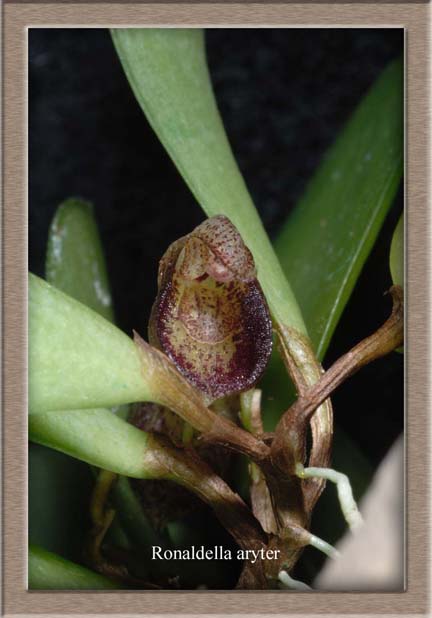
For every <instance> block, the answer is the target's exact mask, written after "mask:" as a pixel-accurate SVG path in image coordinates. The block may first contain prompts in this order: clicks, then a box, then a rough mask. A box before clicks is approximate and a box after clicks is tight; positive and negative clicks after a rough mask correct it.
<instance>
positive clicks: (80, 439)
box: [29, 408, 154, 478]
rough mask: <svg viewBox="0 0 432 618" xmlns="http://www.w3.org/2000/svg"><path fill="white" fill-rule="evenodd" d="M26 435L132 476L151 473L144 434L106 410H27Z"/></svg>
mask: <svg viewBox="0 0 432 618" xmlns="http://www.w3.org/2000/svg"><path fill="white" fill-rule="evenodd" d="M29 437H30V439H31V440H33V441H34V442H37V443H38V444H42V445H44V446H49V447H50V448H53V449H55V450H57V451H61V452H62V453H66V454H67V455H72V456H73V457H76V458H77V459H80V460H81V461H85V462H87V463H89V464H92V465H94V466H97V467H99V468H103V469H104V470H110V471H111V472H117V473H118V474H122V475H124V476H131V477H134V478H135V477H136V478H153V476H154V475H153V471H152V461H153V459H152V453H151V449H149V447H148V438H147V434H146V433H145V432H144V431H141V430H140V429H137V428H136V427H134V426H133V425H131V424H130V423H127V422H126V421H124V420H123V419H121V418H118V417H117V416H116V415H115V414H113V413H112V412H111V411H110V410H106V409H102V408H94V409H88V410H68V411H67V412H64V411H59V412H57V411H50V412H47V413H46V414H31V415H30V416H29Z"/></svg>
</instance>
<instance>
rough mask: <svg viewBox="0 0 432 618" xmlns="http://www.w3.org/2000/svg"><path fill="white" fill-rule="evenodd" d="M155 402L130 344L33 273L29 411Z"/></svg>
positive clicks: (30, 310)
mask: <svg viewBox="0 0 432 618" xmlns="http://www.w3.org/2000/svg"><path fill="white" fill-rule="evenodd" d="M149 400H150V401H154V400H155V397H154V391H153V384H152V376H151V373H150V374H149V375H148V377H147V379H146V378H145V377H144V375H143V374H142V372H141V367H140V358H139V356H138V351H137V350H136V347H135V345H134V343H133V341H132V340H131V339H130V338H129V337H127V335H125V334H124V333H123V332H121V331H120V330H119V329H118V328H116V327H115V326H113V325H112V324H111V323H110V322H108V321H107V320H105V319H104V318H103V317H101V316H100V315H98V314H97V313H95V312H94V311H92V310H91V309H89V308H88V307H85V306H84V305H83V304H81V303H79V302H78V301H76V300H74V299H73V298H71V297H70V296H67V295H66V294H63V293H62V292H60V291H59V290H57V289H56V288H54V287H52V286H51V285H49V284H48V283H46V282H45V281H43V280H42V279H39V278H38V277H36V276H34V275H30V278H29V408H30V410H29V411H30V412H31V413H34V412H39V413H43V412H47V411H49V410H70V409H76V408H91V407H112V406H115V405H121V404H124V403H130V402H134V401H149Z"/></svg>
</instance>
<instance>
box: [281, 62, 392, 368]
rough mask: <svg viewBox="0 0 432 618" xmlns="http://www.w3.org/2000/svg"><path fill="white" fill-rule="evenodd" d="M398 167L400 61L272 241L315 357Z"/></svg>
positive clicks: (373, 233)
mask: <svg viewBox="0 0 432 618" xmlns="http://www.w3.org/2000/svg"><path fill="white" fill-rule="evenodd" d="M402 171H403V65H402V61H400V60H398V61H396V62H393V63H392V64H390V65H389V66H388V68H387V69H385V71H384V72H383V73H382V75H381V76H380V77H379V78H378V80H377V81H376V82H375V84H374V85H373V86H372V88H371V90H370V91H369V93H368V94H367V95H366V96H365V97H364V98H363V99H362V101H361V103H360V105H359V106H358V108H357V109H356V111H355V112H354V114H353V115H352V117H351V119H350V120H349V122H348V124H347V125H346V126H345V128H344V129H343V130H342V132H341V134H340V136H339V137H338V139H337V140H336V142H335V143H334V145H333V146H332V147H331V148H330V150H329V152H328V153H327V154H326V156H325V157H324V160H323V161H322V163H321V165H320V166H319V168H318V170H317V172H316V173H315V175H314V176H313V178H312V180H311V181H310V183H309V185H308V188H307V190H306V193H305V194H304V196H303V198H302V199H301V200H300V202H299V203H298V204H297V206H296V208H295V210H294V212H293V213H292V215H291V216H290V217H289V219H288V221H287V222H286V224H285V225H284V228H283V229H282V231H281V233H280V235H279V237H278V238H277V241H276V243H275V249H276V253H277V255H278V257H279V259H280V261H281V264H282V267H283V269H284V272H285V274H286V276H287V277H288V279H289V281H290V283H291V286H292V289H293V291H294V293H295V295H296V298H297V301H298V303H299V305H300V308H301V310H302V314H303V317H304V319H305V322H306V326H307V329H308V333H309V336H310V338H311V339H312V342H313V345H314V348H315V350H316V354H317V356H318V358H319V359H322V358H323V357H324V354H325V351H326V349H327V346H328V344H329V342H330V339H331V337H332V335H333V332H334V329H335V328H336V325H337V323H338V320H339V318H340V316H341V314H342V311H343V309H344V307H345V305H346V303H347V301H348V299H349V297H350V294H351V292H352V290H353V288H354V286H355V283H356V281H357V278H358V276H359V274H360V272H361V269H362V267H363V264H364V263H365V261H366V258H367V257H368V255H369V253H370V251H371V249H372V247H373V245H374V242H375V240H376V238H377V235H378V233H379V230H380V228H381V225H382V223H383V221H384V218H385V216H386V214H387V212H388V210H389V208H390V206H391V205H392V202H393V199H394V197H395V194H396V191H397V189H398V186H399V183H400V181H401V177H402Z"/></svg>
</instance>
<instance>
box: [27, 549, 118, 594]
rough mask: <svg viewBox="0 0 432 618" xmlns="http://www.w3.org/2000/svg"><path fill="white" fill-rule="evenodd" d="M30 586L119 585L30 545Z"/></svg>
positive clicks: (82, 587)
mask: <svg viewBox="0 0 432 618" xmlns="http://www.w3.org/2000/svg"><path fill="white" fill-rule="evenodd" d="M28 587H29V590H111V589H116V588H119V585H118V584H116V583H115V582H112V581H111V580H109V579H107V578H106V577H103V576H102V575H99V574H98V573H94V572H93V571H90V570H89V569H86V568H85V567H82V566H80V565H79V564H75V563H74V562H70V561H69V560H65V559H64V558H62V557H60V556H58V555H57V554H53V553H51V552H48V551H46V550H45V549H42V548H41V547H37V546H36V545H30V546H29V554H28Z"/></svg>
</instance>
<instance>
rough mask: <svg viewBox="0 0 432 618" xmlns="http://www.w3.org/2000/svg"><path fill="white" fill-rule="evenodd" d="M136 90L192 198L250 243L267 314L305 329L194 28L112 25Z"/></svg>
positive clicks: (118, 46) (199, 32)
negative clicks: (234, 147) (231, 139)
mask: <svg viewBox="0 0 432 618" xmlns="http://www.w3.org/2000/svg"><path fill="white" fill-rule="evenodd" d="M112 37H113V40H114V44H115V47H116V49H117V53H118V55H119V57H120V60H121V62H122V65H123V68H124V70H125V73H126V75H127V77H128V80H129V82H130V84H131V87H132V89H133V91H134V93H135V96H136V98H137V100H138V102H139V104H140V105H141V107H142V109H143V110H144V113H145V114H146V116H147V118H148V120H149V122H150V124H151V125H152V127H153V129H154V130H155V132H156V133H157V135H158V137H159V139H160V140H161V142H162V144H163V145H164V146H165V148H166V150H167V151H168V153H169V154H170V156H171V158H172V160H173V161H174V163H175V165H176V166H177V168H178V169H179V171H180V173H181V175H182V176H183V178H184V180H185V181H186V183H187V184H188V186H189V188H190V190H191V191H192V193H193V194H194V196H195V197H196V199H197V201H198V202H199V204H200V205H201V207H202V208H203V210H204V211H205V213H206V214H207V215H208V216H209V217H211V216H214V215H217V214H224V215H226V216H227V217H229V219H231V221H232V222H233V223H234V225H235V226H236V227H237V229H238V230H239V232H240V234H241V235H242V237H243V240H244V241H245V243H246V245H247V246H248V247H249V249H250V250H251V251H252V253H253V256H254V259H255V263H256V265H257V270H258V278H259V281H260V283H261V286H262V288H263V290H264V293H265V295H266V298H267V302H268V303H269V306H270V309H271V311H272V314H273V316H274V317H275V318H276V319H277V320H278V321H280V322H282V323H284V324H285V325H287V326H291V327H292V328H295V329H297V330H298V331H300V332H302V333H304V332H305V326H304V323H303V319H302V316H301V314H300V311H299V308H298V305H297V302H296V300H295V298H294V295H293V293H292V291H291V288H290V286H289V284H288V282H287V280H286V278H285V276H284V274H283V272H282V269H281V267H280V264H279V262H278V260H277V258H276V256H275V253H274V251H273V248H272V246H271V244H270V241H269V239H268V237H267V234H266V232H265V231H264V228H263V225H262V223H261V220H260V218H259V216H258V213H257V212H256V210H255V207H254V205H253V203H252V200H251V197H250V195H249V192H248V190H247V188H246V185H245V182H244V180H243V178H242V176H241V174H240V171H239V169H238V166H237V163H236V161H235V159H234V157H233V154H232V151H231V148H230V145H229V143H228V140H227V137H226V134H225V129H224V126H223V124H222V120H221V117H220V114H219V111H218V109H217V105H216V102H215V98H214V94H213V90H212V86H211V82H210V77H209V73H208V68H207V63H206V58H205V50H204V38H203V32H202V31H201V30H198V29H184V28H182V29H176V28H163V29H157V28H144V29H136V28H128V29H114V30H112Z"/></svg>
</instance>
